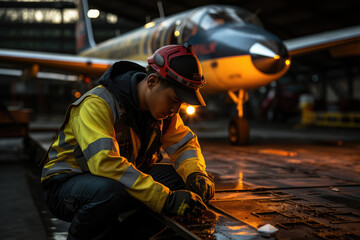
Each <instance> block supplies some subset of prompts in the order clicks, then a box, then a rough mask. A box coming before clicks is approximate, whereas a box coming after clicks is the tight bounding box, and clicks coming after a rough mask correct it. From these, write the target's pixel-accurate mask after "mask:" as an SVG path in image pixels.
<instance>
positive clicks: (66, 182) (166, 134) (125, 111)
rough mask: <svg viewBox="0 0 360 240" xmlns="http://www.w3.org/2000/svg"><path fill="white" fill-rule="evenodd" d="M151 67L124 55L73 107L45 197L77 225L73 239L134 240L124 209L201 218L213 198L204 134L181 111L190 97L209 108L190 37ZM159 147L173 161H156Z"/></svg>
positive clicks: (53, 151)
mask: <svg viewBox="0 0 360 240" xmlns="http://www.w3.org/2000/svg"><path fill="white" fill-rule="evenodd" d="M148 64H149V65H148V67H147V68H146V69H145V68H143V67H141V66H140V65H137V64H135V63H132V62H128V61H120V62H117V63H115V64H114V65H113V66H112V67H111V68H109V69H108V70H107V71H106V72H105V73H104V75H103V76H102V77H101V78H100V79H99V84H100V85H99V86H97V87H95V88H93V89H92V90H90V91H89V92H87V93H86V94H84V95H83V96H82V97H81V98H79V99H78V100H77V101H76V102H74V103H72V104H71V105H70V107H69V108H68V110H67V113H66V116H65V120H64V123H63V125H62V126H61V128H60V130H59V133H58V135H57V137H56V139H55V141H54V143H53V144H52V145H51V147H50V148H49V151H48V153H47V155H46V156H45V158H44V160H43V162H44V167H43V170H42V176H41V181H42V184H43V187H44V194H45V199H46V203H47V205H48V207H49V209H50V211H51V212H52V213H53V214H54V215H55V216H56V217H57V218H59V219H61V220H64V221H68V222H71V225H70V227H69V234H68V239H86V240H90V239H118V238H116V234H118V232H119V231H120V230H121V232H120V235H119V236H122V237H123V238H124V239H130V238H131V237H128V235H129V234H132V233H127V231H129V229H127V227H124V226H125V225H124V224H125V223H126V221H127V220H126V219H125V220H124V221H123V222H119V220H118V216H119V215H121V214H122V213H123V214H124V213H126V212H129V211H130V210H132V209H136V208H138V206H139V205H145V206H147V207H148V208H149V209H151V210H152V211H154V212H157V213H162V214H165V215H168V216H195V217H198V216H202V214H204V212H205V211H206V205H205V204H204V202H207V201H209V200H210V199H211V198H212V197H213V196H214V182H213V180H212V179H211V178H209V177H208V174H207V173H206V170H205V168H206V166H205V161H204V157H203V155H202V153H201V150H200V146H199V143H198V140H197V137H196V135H195V134H194V133H193V132H192V131H191V130H190V129H189V128H188V127H186V126H185V125H184V123H183V121H182V119H181V118H180V116H179V113H178V112H179V109H180V106H181V104H182V103H184V102H185V103H189V104H192V105H205V103H204V100H203V98H202V96H201V95H200V92H199V89H200V88H201V87H202V86H204V84H205V81H204V78H203V74H202V68H201V65H200V63H199V61H198V59H197V57H196V56H195V54H194V53H193V51H192V50H191V46H189V45H188V44H185V45H184V46H181V45H168V46H165V47H162V48H160V49H158V50H157V51H155V53H154V54H153V55H152V56H151V57H150V58H149V59H148ZM160 147H162V148H163V149H164V150H165V152H166V153H167V154H168V155H169V157H170V161H171V165H170V164H166V163H159V161H161V159H162V155H161V153H160ZM143 212H144V211H142V214H143V215H144V213H143ZM145 212H146V211H145ZM133 215H134V216H136V214H133ZM133 215H131V216H133ZM129 218H131V217H129ZM145 219H147V218H146V217H138V219H136V220H135V221H134V222H135V223H134V226H132V227H133V229H134V228H137V227H139V232H140V233H139V234H140V235H141V232H142V229H141V227H140V226H139V225H141V223H142V222H143V224H144V225H147V226H150V225H151V222H152V221H153V220H152V221H148V222H144V221H145ZM138 224H139V225H138ZM144 234H145V233H144Z"/></svg>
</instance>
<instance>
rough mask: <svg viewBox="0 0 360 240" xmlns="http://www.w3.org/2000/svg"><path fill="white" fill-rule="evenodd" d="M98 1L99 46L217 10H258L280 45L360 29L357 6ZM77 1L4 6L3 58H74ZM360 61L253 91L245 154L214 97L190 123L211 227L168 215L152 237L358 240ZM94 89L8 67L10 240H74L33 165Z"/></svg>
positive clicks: (302, 66) (359, 48) (1, 187)
mask: <svg viewBox="0 0 360 240" xmlns="http://www.w3.org/2000/svg"><path fill="white" fill-rule="evenodd" d="M88 2H89V7H90V8H91V9H97V10H99V13H100V14H99V16H98V17H97V18H92V19H91V23H92V27H93V31H94V37H95V42H96V43H100V42H102V41H105V40H107V39H109V38H113V37H116V36H121V35H122V34H124V33H128V32H130V31H131V30H133V29H135V28H138V27H142V26H144V25H145V24H146V23H148V22H150V21H151V20H152V19H155V18H159V17H161V16H162V15H163V16H169V15H172V14H176V13H179V12H182V11H185V10H189V9H192V8H196V7H199V6H204V5H209V4H227V5H235V6H238V7H241V8H244V9H247V10H248V11H250V12H252V13H254V14H256V16H258V17H259V19H260V20H261V22H262V25H263V26H264V28H265V29H267V30H268V31H269V32H271V33H273V34H275V35H276V36H278V37H279V38H280V39H281V40H289V39H294V38H299V37H302V36H309V35H313V34H318V33H322V32H326V31H333V30H337V29H344V28H348V27H352V26H356V25H360V18H359V17H358V12H359V10H360V2H359V1H358V0H343V1H335V0H328V1H310V0H302V1H283V0H272V1H266V0H251V1H249V0H248V1H245V0H237V1H235V0H224V1H210V0H203V1H190V0H183V1H170V0H162V1H155V0H150V1H149V0H132V1H129V0H122V1H119V0H108V1H100V0H89V1H88ZM77 3H78V1H76V0H75V1H74V0H67V1H66V0H60V1H54V0H47V1H45V0H44V1H41V0H40V1H36V0H30V1H25V0H24V1H22V0H18V1H16V0H15V1H11V0H9V1H5V0H0V34H1V38H0V53H1V51H2V50H4V49H17V50H27V51H40V52H49V53H50V54H56V53H62V54H63V53H66V54H71V55H75V54H76V50H75V48H76V47H75V46H76V43H75V42H76V41H75V28H76V27H75V22H76V21H77V19H78V14H77V10H76V6H77ZM357 40H360V39H359V38H358V39H357ZM359 60H360V45H359V44H358V43H355V44H352V45H350V47H343V48H342V47H341V48H332V49H331V50H320V51H316V52H314V53H308V54H304V55H301V56H296V57H294V58H292V64H291V68H290V70H289V71H288V72H287V73H286V74H285V75H284V76H283V77H281V78H280V79H279V80H277V81H274V82H272V83H270V84H269V85H266V86H263V87H260V88H257V89H253V90H250V91H249V101H248V102H247V103H246V104H245V115H246V117H247V118H248V119H249V123H250V137H251V139H250V143H249V144H248V145H245V146H233V145H230V144H229V142H228V141H227V140H228V139H227V135H228V131H227V130H228V129H227V128H228V122H227V121H228V118H229V116H231V115H236V107H235V105H234V104H233V103H232V102H231V100H230V98H229V96H227V95H226V94H225V93H221V94H217V95H215V96H208V97H206V96H205V98H206V99H205V100H206V101H207V107H206V108H202V109H199V111H198V114H197V115H195V116H192V117H187V116H184V119H185V121H186V123H188V124H189V125H190V126H191V128H192V129H193V130H194V132H196V134H197V135H198V137H199V142H200V144H201V148H202V153H203V155H204V157H205V159H206V164H207V171H208V172H209V173H211V175H212V176H213V178H214V181H215V183H216V194H215V197H214V199H212V200H211V201H210V203H209V204H208V207H209V211H208V212H207V214H206V215H205V217H204V218H203V219H200V220H199V219H185V220H184V219H169V218H161V217H160V220H162V221H165V223H166V224H167V225H168V226H169V228H168V229H167V231H164V232H163V234H160V235H159V236H157V237H155V238H152V239H153V240H156V239H157V240H160V239H178V240H182V239H197V240H198V239H351V240H352V239H359V238H360V227H359V223H360V209H359V206H360V204H359V199H360V191H359V186H360V175H359V172H360V167H359V166H360V165H359V160H360V151H359V149H360V138H359V136H360V134H359V127H360V104H359V103H360V65H359ZM95 80H96V79H90V78H88V77H87V76H84V75H68V74H64V73H63V72H45V73H41V74H40V72H39V69H37V67H36V65H29V66H26V67H24V66H22V65H21V66H15V68H14V66H12V65H10V64H7V63H6V62H2V63H1V64H0V104H1V106H0V107H1V108H0V114H1V115H0V127H1V128H0V133H1V136H0V137H1V138H0V180H1V181H0V195H1V196H2V197H1V198H0V212H1V216H2V217H1V218H0V238H1V239H21V238H22V239H30V240H32V239H34V240H35V239H36V240H39V239H41V240H42V239H44V240H45V239H49V240H50V239H58V240H64V239H66V237H67V231H68V227H69V223H67V222H64V221H61V220H59V219H57V218H55V217H54V216H53V215H52V214H51V213H50V212H49V210H48V209H47V207H46V204H45V202H44V198H43V195H42V194H43V192H42V187H41V184H40V183H39V178H40V175H41V169H39V168H38V167H36V166H35V165H36V164H34V163H37V162H38V161H39V159H41V158H42V157H43V156H44V155H45V153H46V151H47V149H49V146H50V144H51V143H52V141H53V139H54V137H55V133H56V130H57V129H58V127H59V124H61V121H62V119H63V114H64V112H65V111H66V108H67V106H68V104H69V103H71V102H73V101H75V100H76V99H77V98H79V96H81V94H83V93H85V92H86V91H87V90H88V89H89V88H91V87H92V86H94V84H95ZM6 110H11V111H12V114H11V115H9V114H8V111H6ZM225 118H226V121H225V120H224V119H225ZM9 122H10V123H11V124H9ZM29 123H30V129H29ZM314 125H316V126H314ZM164 160H165V161H166V160H168V158H167V157H166V155H165V156H164ZM3 216H6V217H3ZM156 217H159V216H158V215H157V216H155V217H154V218H156ZM265 224H271V225H272V227H276V228H277V229H278V230H277V231H278V232H277V234H276V237H275V236H274V235H271V236H270V233H269V236H270V238H269V236H267V237H266V238H263V237H261V236H259V229H260V227H262V226H264V225H265ZM199 226H200V227H199ZM265 226H266V225H265ZM189 230H190V231H189ZM216 234H218V235H216ZM220 235H221V236H224V237H219V236H220Z"/></svg>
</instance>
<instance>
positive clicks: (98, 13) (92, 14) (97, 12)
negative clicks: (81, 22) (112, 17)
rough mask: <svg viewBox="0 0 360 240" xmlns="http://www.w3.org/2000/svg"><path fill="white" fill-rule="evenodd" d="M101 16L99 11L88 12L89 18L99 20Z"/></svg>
mask: <svg viewBox="0 0 360 240" xmlns="http://www.w3.org/2000/svg"><path fill="white" fill-rule="evenodd" d="M99 15H100V11H99V10H97V9H90V10H89V11H88V12H87V16H88V17H89V18H97V17H99Z"/></svg>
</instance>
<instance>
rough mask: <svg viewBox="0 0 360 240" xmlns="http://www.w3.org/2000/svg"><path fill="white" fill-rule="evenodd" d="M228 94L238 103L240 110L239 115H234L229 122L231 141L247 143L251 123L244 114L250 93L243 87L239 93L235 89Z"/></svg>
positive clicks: (241, 143) (236, 143)
mask: <svg viewBox="0 0 360 240" xmlns="http://www.w3.org/2000/svg"><path fill="white" fill-rule="evenodd" d="M228 94H229V96H230V97H231V99H232V100H233V101H234V102H235V103H236V105H237V107H236V109H237V111H238V115H237V116H235V117H232V119H231V121H230V124H229V141H230V143H231V144H232V145H246V144H248V143H249V123H248V120H247V119H246V118H245V117H244V114H243V104H244V103H245V102H246V101H248V99H249V98H248V93H247V92H246V91H245V90H243V89H241V90H239V92H238V94H237V95H236V94H235V93H234V92H233V91H229V92H228Z"/></svg>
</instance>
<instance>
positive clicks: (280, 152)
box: [259, 149, 297, 157]
mask: <svg viewBox="0 0 360 240" xmlns="http://www.w3.org/2000/svg"><path fill="white" fill-rule="evenodd" d="M259 153H262V154H273V155H280V156H286V157H296V156H297V152H290V151H286V150H281V149H262V150H259Z"/></svg>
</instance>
